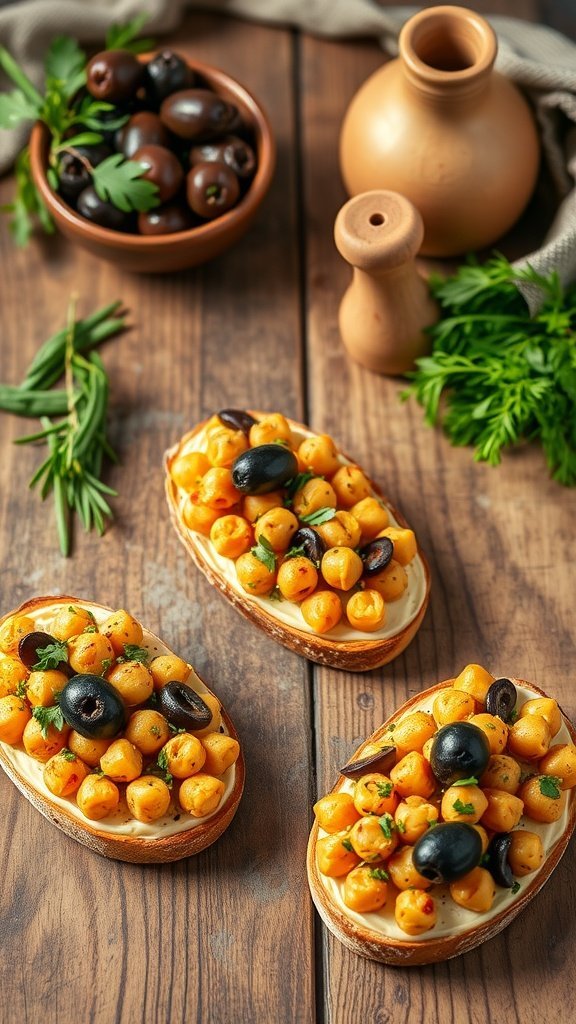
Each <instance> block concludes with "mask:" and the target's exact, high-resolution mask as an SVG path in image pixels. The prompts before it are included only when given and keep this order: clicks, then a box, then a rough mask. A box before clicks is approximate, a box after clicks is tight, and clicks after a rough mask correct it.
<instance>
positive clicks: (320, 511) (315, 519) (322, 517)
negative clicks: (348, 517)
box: [300, 506, 336, 526]
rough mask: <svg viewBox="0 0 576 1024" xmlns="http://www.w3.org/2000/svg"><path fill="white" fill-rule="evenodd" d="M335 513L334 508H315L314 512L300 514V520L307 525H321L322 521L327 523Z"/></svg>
mask: <svg viewBox="0 0 576 1024" xmlns="http://www.w3.org/2000/svg"><path fill="white" fill-rule="evenodd" d="M335 515H336V509H335V508H328V507H326V506H325V507H324V508H317V509H316V511H315V512H310V513H309V514H308V515H307V516H300V520H301V522H303V523H308V526H321V524H322V523H328V522H329V521H330V520H331V519H334V516H335Z"/></svg>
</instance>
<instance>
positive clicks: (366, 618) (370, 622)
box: [346, 590, 386, 633]
mask: <svg viewBox="0 0 576 1024" xmlns="http://www.w3.org/2000/svg"><path fill="white" fill-rule="evenodd" d="M346 618H347V619H348V622H349V623H350V625H351V626H352V627H353V628H354V629H361V630H362V631H363V632H364V633H374V632H375V631H376V630H377V629H381V627H382V626H383V625H384V623H385V621H386V605H385V604H384V598H383V597H381V595H380V594H379V593H378V591H377V590H360V591H358V593H357V594H352V597H351V598H350V600H349V601H348V604H347V605H346Z"/></svg>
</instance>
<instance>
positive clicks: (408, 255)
mask: <svg viewBox="0 0 576 1024" xmlns="http://www.w3.org/2000/svg"><path fill="white" fill-rule="evenodd" d="M423 237H424V226H423V223H422V218H421V216H420V214H419V213H418V210H417V209H416V208H415V207H414V206H413V205H412V203H411V202H410V201H409V200H408V199H406V198H405V197H404V196H401V195H399V194H398V193H397V192H388V191H380V190H378V191H374V192H363V193H361V195H358V196H355V197H354V198H353V199H350V200H349V202H347V203H346V204H345V205H344V206H343V207H342V209H341V210H340V212H339V214H338V216H337V218H336V223H335V225H334V238H335V241H336V246H337V248H338V251H339V252H340V254H341V256H343V257H344V259H345V260H347V262H348V263H350V264H351V266H352V267H353V269H354V274H353V277H352V283H351V284H350V287H349V288H348V291H347V292H346V293H345V295H344V298H343V299H342V302H341V304H340V315H339V325H340V334H341V336H342V340H343V342H344V345H345V346H346V349H347V350H348V353H349V354H350V356H351V357H352V359H355V360H356V362H358V363H362V365H363V366H366V367H368V369H369V370H374V371H375V372H376V373H386V374H392V375H397V374H402V373H405V372H406V371H407V370H410V369H412V368H413V367H414V361H415V360H416V359H418V357H419V356H423V355H426V354H427V353H428V352H429V351H430V347H431V343H430V339H429V338H428V337H427V335H425V334H424V333H423V329H424V328H425V327H428V326H429V325H431V324H433V323H435V322H436V320H437V319H438V308H437V306H436V303H435V302H434V300H433V299H432V297H431V295H430V293H429V290H428V286H427V284H426V282H425V281H424V279H423V278H422V277H420V274H419V273H418V271H417V269H416V264H415V262H414V258H415V256H416V253H417V252H418V250H419V248H420V246H421V244H422V239H423Z"/></svg>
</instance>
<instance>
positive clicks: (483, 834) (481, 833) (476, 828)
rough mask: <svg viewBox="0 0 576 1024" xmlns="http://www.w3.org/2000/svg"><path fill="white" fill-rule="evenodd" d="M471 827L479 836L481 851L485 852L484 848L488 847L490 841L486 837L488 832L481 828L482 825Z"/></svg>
mask: <svg viewBox="0 0 576 1024" xmlns="http://www.w3.org/2000/svg"><path fill="white" fill-rule="evenodd" d="M472 828H473V829H474V831H475V832H477V833H478V835H479V836H480V842H481V843H482V853H483V854H484V853H486V850H487V849H488V845H489V843H490V839H489V838H488V833H487V831H486V829H485V828H483V827H482V825H472Z"/></svg>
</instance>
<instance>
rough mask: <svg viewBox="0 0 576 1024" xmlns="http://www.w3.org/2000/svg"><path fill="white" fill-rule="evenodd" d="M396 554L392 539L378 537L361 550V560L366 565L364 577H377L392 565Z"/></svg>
mask: <svg viewBox="0 0 576 1024" xmlns="http://www.w3.org/2000/svg"><path fill="white" fill-rule="evenodd" d="M393 554H394V545H393V543H392V541H391V540H390V537H377V538H376V540H371V541H370V543H369V544H365V545H364V547H363V548H360V558H361V559H362V562H363V563H364V573H363V575H364V576H377V575H378V573H379V572H384V569H385V568H386V566H388V565H390V562H391V561H392V556H393Z"/></svg>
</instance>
